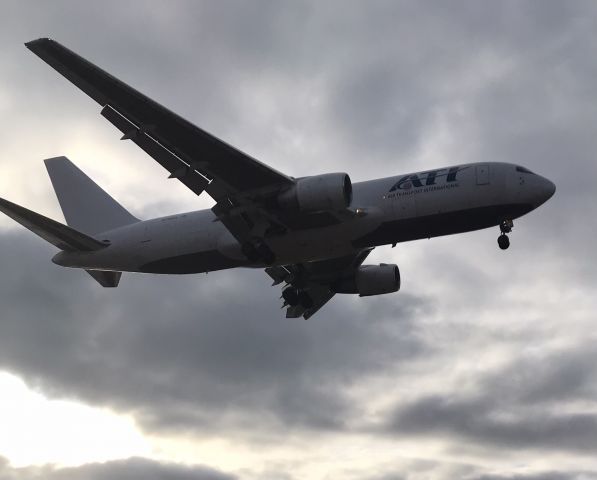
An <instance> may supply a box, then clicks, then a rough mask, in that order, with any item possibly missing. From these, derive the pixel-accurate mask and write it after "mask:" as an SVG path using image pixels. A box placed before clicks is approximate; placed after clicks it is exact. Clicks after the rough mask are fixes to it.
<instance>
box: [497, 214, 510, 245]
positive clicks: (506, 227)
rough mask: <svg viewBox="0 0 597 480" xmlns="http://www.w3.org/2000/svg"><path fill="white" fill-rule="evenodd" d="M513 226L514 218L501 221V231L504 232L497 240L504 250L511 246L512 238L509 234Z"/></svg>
mask: <svg viewBox="0 0 597 480" xmlns="http://www.w3.org/2000/svg"><path fill="white" fill-rule="evenodd" d="M512 227H514V222H513V221H512V220H504V221H503V222H502V223H500V232H502V233H501V235H500V236H499V237H498V240H497V242H498V245H499V247H500V248H501V249H502V250H506V249H507V248H508V247H509V246H510V238H509V237H508V235H507V234H508V233H510V232H511V231H512Z"/></svg>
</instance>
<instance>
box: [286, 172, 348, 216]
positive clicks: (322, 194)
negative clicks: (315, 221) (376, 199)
mask: <svg viewBox="0 0 597 480" xmlns="http://www.w3.org/2000/svg"><path fill="white" fill-rule="evenodd" d="M351 200H352V182H351V181H350V177H349V176H348V174H346V173H326V174H323V175H316V176H313V177H303V178H299V179H297V181H296V184H295V185H294V186H293V187H292V188H290V189H289V190H286V191H285V192H282V193H281V194H280V195H279V196H278V205H280V207H282V208H284V209H289V210H300V211H301V212H318V211H323V210H331V211H340V210H344V209H345V208H347V207H348V206H349V205H350V202H351Z"/></svg>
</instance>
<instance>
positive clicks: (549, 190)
mask: <svg viewBox="0 0 597 480" xmlns="http://www.w3.org/2000/svg"><path fill="white" fill-rule="evenodd" d="M554 193H556V184H555V183H553V182H552V181H551V180H548V179H547V178H544V179H543V194H544V195H545V201H547V200H549V199H550V198H551V197H553V194H554Z"/></svg>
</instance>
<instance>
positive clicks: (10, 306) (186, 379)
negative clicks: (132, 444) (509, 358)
mask: <svg viewBox="0 0 597 480" xmlns="http://www.w3.org/2000/svg"><path fill="white" fill-rule="evenodd" d="M0 243H4V244H5V247H6V248H4V249H1V248H0V252H2V253H0V261H1V262H2V265H3V268H4V269H5V270H4V271H9V272H13V274H12V275H5V276H3V277H2V279H1V280H0V287H1V288H0V290H1V291H2V292H3V294H4V295H5V297H3V318H2V322H1V323H0V365H1V366H3V367H4V368H6V369H9V370H11V371H15V372H18V373H19V374H22V375H24V377H25V378H26V379H27V380H28V381H29V382H30V383H33V384H35V385H37V386H38V387H39V388H43V389H44V390H45V391H46V392H51V393H52V394H53V395H60V396H70V397H78V398H80V399H83V400H84V401H86V402H89V403H94V404H98V403H99V404H103V405H111V406H114V407H117V408H119V409H122V410H126V411H134V412H135V413H136V415H137V418H138V419H139V420H140V421H142V422H143V424H144V426H145V427H146V428H159V429H178V430H198V429H201V430H202V431H206V429H209V428H220V427H221V426H222V424H223V423H225V422H226V421H227V420H228V419H230V421H231V422H233V423H234V421H236V422H238V423H239V425H242V424H243V423H248V424H253V423H259V424H263V425H267V424H269V423H273V424H274V425H283V427H284V428H286V429H287V428H294V427H309V428H314V429H324V430H329V429H331V430H338V429H344V428H347V426H346V422H348V420H349V418H350V415H349V413H351V412H352V411H353V409H354V408H358V407H357V406H356V405H350V403H348V402H347V400H346V399H345V398H344V389H345V388H348V387H349V386H350V385H352V384H354V383H355V382H358V381H359V379H361V378H362V377H363V376H366V375H370V374H374V373H375V372H376V371H378V370H379V371H385V370H387V369H388V368H394V367H395V366H396V365H397V364H399V363H400V362H402V361H408V360H409V359H412V358H416V357H417V356H418V355H420V354H421V353H422V352H423V351H424V348H425V347H424V344H423V343H422V342H421V341H420V340H419V339H418V337H417V331H416V327H415V325H414V323H413V316H414V315H415V314H418V313H424V312H425V310H426V309H429V308H430V307H429V304H428V302H427V301H426V300H423V299H421V298H417V297H414V296H410V295H408V294H407V295H403V296H402V298H401V301H400V303H399V304H396V303H395V302H393V301H389V299H388V300H386V301H383V300H382V301H381V302H366V303H364V304H361V305H359V306H358V307H357V308H356V309H355V307H354V305H353V304H352V300H351V299H350V298H349V297H341V296H339V297H338V298H337V299H334V301H333V302H332V303H331V305H329V306H328V308H327V309H326V310H324V311H323V312H322V314H321V315H320V316H319V317H318V318H317V319H316V321H313V322H305V321H303V320H300V321H296V320H289V319H285V318H284V317H283V311H282V310H280V309H279V305H278V304H279V301H278V299H277V297H278V295H279V291H278V289H272V288H270V287H269V283H270V282H269V281H268V279H267V277H266V276H265V274H264V273H263V272H261V271H239V272H234V273H232V272H231V274H230V275H226V274H222V273H212V274H209V275H208V276H205V275H202V276H197V277H184V278H167V277H153V278H152V277H143V276H141V275H139V276H134V275H129V276H126V275H125V276H124V277H123V281H122V283H121V286H120V287H119V289H118V290H116V291H109V290H102V289H101V288H100V287H99V286H97V285H96V284H95V283H94V282H93V280H92V279H91V278H87V276H86V274H84V273H83V272H79V271H67V270H62V269H60V268H57V267H55V266H53V265H51V264H48V260H49V257H50V254H51V251H50V250H51V248H49V247H45V246H44V245H43V244H42V243H41V242H40V241H38V240H37V239H36V238H33V237H29V236H26V234H23V235H21V234H20V233H18V234H6V235H3V236H0ZM349 309H350V310H351V311H352V312H353V314H352V315H348V314H347V312H348V310H349ZM234 419H236V420H234Z"/></svg>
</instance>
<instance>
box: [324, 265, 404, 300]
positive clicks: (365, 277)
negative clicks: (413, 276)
mask: <svg viewBox="0 0 597 480" xmlns="http://www.w3.org/2000/svg"><path fill="white" fill-rule="evenodd" d="M332 290H333V291H334V292H335V293H358V294H359V296H360V297H368V296H371V295H383V294H384V293H392V292H397V291H398V290H400V270H399V269H398V265H394V264H386V263H382V264H380V265H361V266H360V267H359V268H358V269H357V271H356V272H355V274H354V276H351V277H349V278H344V279H342V280H340V281H339V282H337V283H336V284H334V285H332Z"/></svg>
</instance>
